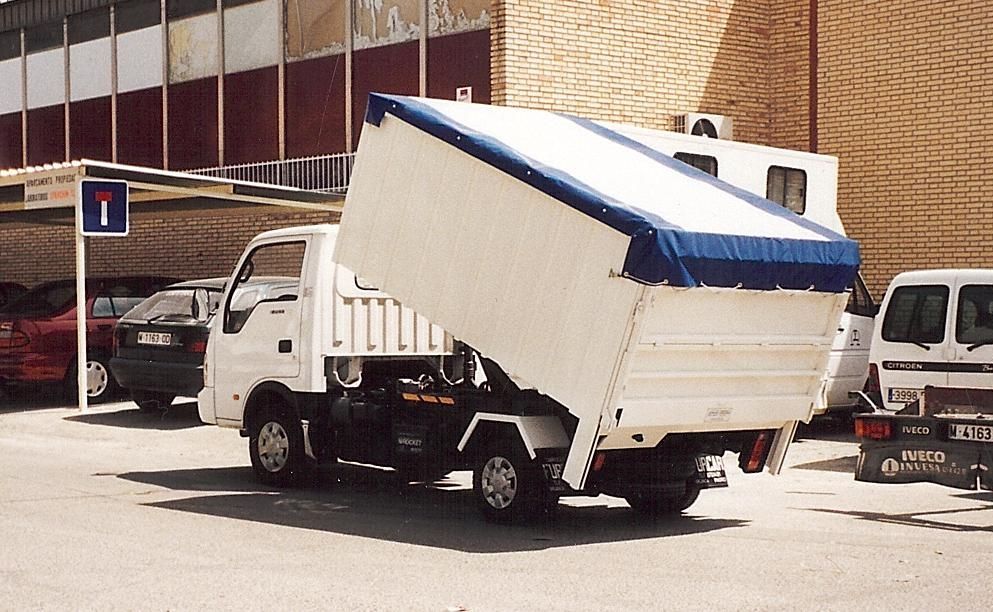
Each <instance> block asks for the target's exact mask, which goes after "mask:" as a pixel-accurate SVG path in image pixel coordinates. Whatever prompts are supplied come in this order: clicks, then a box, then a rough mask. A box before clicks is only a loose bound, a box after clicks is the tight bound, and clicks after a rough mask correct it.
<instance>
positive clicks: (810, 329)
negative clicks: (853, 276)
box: [601, 287, 845, 448]
mask: <svg viewBox="0 0 993 612" xmlns="http://www.w3.org/2000/svg"><path fill="white" fill-rule="evenodd" d="M653 292H654V295H653V300H652V301H651V305H650V306H649V308H648V311H647V314H646V316H645V319H644V323H643V325H642V328H641V329H642V331H641V336H640V338H639V340H638V343H637V346H636V347H635V351H634V355H633V357H632V358H631V360H630V364H629V368H628V371H627V373H626V378H625V382H624V390H623V394H622V396H621V398H620V400H619V402H618V407H620V408H623V412H622V416H621V419H620V422H619V423H617V424H616V426H615V427H614V428H613V430H612V431H611V433H610V435H609V436H608V438H607V439H606V440H605V441H604V443H603V445H602V446H601V448H624V447H634V446H639V444H635V443H633V442H632V438H631V436H632V435H634V434H642V436H644V437H645V438H646V439H645V442H643V443H642V444H648V443H649V442H650V440H656V441H657V440H658V439H660V438H661V435H664V434H665V433H666V432H675V431H707V430H728V429H759V428H772V427H775V428H780V427H783V426H784V424H785V423H786V422H787V421H791V420H809V418H810V416H811V413H810V410H811V408H812V405H813V401H814V399H815V397H816V396H817V394H818V392H819V390H820V387H821V384H822V379H823V376H824V367H825V364H826V362H827V358H828V354H829V352H830V348H831V342H832V340H833V338H834V335H835V333H836V322H837V321H838V318H839V317H840V315H841V311H842V309H843V308H844V304H845V295H843V294H830V293H818V292H802V291H745V290H741V289H711V288H697V289H674V288H668V287H657V288H654V289H653Z"/></svg>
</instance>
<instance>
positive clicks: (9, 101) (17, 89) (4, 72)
mask: <svg viewBox="0 0 993 612" xmlns="http://www.w3.org/2000/svg"><path fill="white" fill-rule="evenodd" d="M0 83H3V86H2V87H0V115H5V114H7V113H14V112H18V111H20V110H21V107H22V106H23V104H24V101H23V100H22V98H23V95H24V90H23V88H22V86H23V84H22V83H21V58H19V57H15V58H13V59H9V60H4V61H2V62H0Z"/></svg>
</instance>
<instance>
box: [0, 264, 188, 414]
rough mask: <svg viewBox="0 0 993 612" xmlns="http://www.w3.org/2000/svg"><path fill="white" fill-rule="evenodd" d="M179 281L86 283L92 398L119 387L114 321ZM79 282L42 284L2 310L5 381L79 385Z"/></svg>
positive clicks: (0, 369) (0, 356)
mask: <svg viewBox="0 0 993 612" xmlns="http://www.w3.org/2000/svg"><path fill="white" fill-rule="evenodd" d="M175 281H176V279H171V278H166V277H160V276H132V277H121V278H98V279H88V280H87V283H86V296H87V297H86V333H87V362H86V371H87V389H86V393H87V395H88V396H89V398H90V400H91V401H93V402H100V401H104V400H106V399H107V398H109V397H111V396H112V395H113V394H114V393H115V391H116V390H117V384H116V382H115V381H114V378H113V377H112V376H111V375H110V369H109V367H108V364H109V362H110V356H111V352H112V350H113V333H114V323H116V321H117V319H118V318H120V317H121V316H122V315H123V314H125V313H126V312H127V311H129V310H131V308H133V307H134V306H136V305H137V304H138V303H139V302H141V301H142V300H143V299H145V298H146V297H148V296H150V295H152V294H153V293H155V292H156V291H158V290H159V289H160V288H162V287H164V286H165V285H168V284H170V283H173V282H175ZM76 346H77V345H76V281H75V279H64V280H58V281H52V282H47V283H42V284H40V285H38V286H36V287H34V288H32V289H31V290H30V291H28V292H27V293H25V294H23V295H22V296H20V297H19V298H17V299H16V300H14V301H13V302H12V303H10V304H8V305H7V307H6V308H5V309H4V311H3V312H2V313H0V384H4V385H20V386H26V385H38V384H43V383H58V384H61V385H62V386H63V388H64V390H65V391H66V393H67V394H72V393H75V389H76Z"/></svg>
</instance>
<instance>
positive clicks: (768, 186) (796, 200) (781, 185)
mask: <svg viewBox="0 0 993 612" xmlns="http://www.w3.org/2000/svg"><path fill="white" fill-rule="evenodd" d="M765 197H766V198H768V199H770V200H772V201H773V202H778V203H779V204H782V205H783V206H785V207H786V208H788V209H790V210H792V211H793V212H795V213H797V214H798V215H802V214H803V211H804V210H806V208H807V173H806V172H804V171H803V170H799V169H797V168H784V167H783V166H771V167H770V168H769V173H768V174H767V175H766V183H765Z"/></svg>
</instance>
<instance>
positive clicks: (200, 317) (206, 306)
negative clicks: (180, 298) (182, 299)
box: [190, 287, 210, 321]
mask: <svg viewBox="0 0 993 612" xmlns="http://www.w3.org/2000/svg"><path fill="white" fill-rule="evenodd" d="M190 314H191V315H192V316H193V318H194V319H196V320H197V321H206V320H207V319H208V318H209V317H210V295H209V294H208V293H207V290H206V289H204V288H203V287H198V288H197V289H194V290H193V303H192V304H191V305H190Z"/></svg>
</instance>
